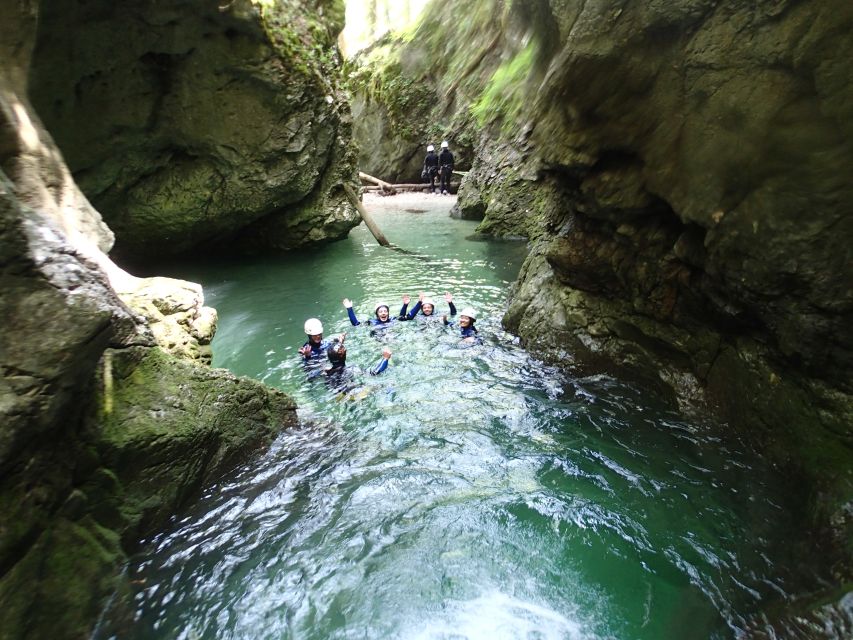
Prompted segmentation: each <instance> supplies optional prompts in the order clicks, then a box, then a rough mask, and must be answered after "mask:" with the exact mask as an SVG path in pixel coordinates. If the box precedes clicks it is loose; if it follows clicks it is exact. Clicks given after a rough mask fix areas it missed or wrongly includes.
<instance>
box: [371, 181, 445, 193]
mask: <svg viewBox="0 0 853 640" xmlns="http://www.w3.org/2000/svg"><path fill="white" fill-rule="evenodd" d="M390 186H391V188H392V189H394V190H396V191H418V190H420V189H423V190H428V189H429V184H424V183H420V184H414V183H412V184H392V185H390ZM363 188H364V190H365V191H382V190H383V189H382V187H363ZM435 188H436V189H438V185H436V187H435ZM450 188H451V189H458V188H459V183H458V182H451V183H450Z"/></svg>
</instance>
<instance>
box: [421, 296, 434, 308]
mask: <svg viewBox="0 0 853 640" xmlns="http://www.w3.org/2000/svg"><path fill="white" fill-rule="evenodd" d="M425 304H431V305H432V308H433V309H435V302H433V301H432V298H424V299H423V300H421V306H424V305H425Z"/></svg>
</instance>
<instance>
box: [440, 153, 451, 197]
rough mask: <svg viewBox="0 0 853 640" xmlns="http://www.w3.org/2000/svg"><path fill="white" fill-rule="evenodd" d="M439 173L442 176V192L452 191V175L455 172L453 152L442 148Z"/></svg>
mask: <svg viewBox="0 0 853 640" xmlns="http://www.w3.org/2000/svg"><path fill="white" fill-rule="evenodd" d="M438 167H439V170H438V175H439V176H440V177H441V192H442V193H450V176H451V175H452V174H453V154H452V153H450V149H446V148H445V149H442V150H441V153H439V154H438Z"/></svg>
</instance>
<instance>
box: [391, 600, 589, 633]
mask: <svg viewBox="0 0 853 640" xmlns="http://www.w3.org/2000/svg"><path fill="white" fill-rule="evenodd" d="M412 627H416V629H415V628H410V629H409V630H404V631H402V632H401V633H400V635H399V637H400V638H415V639H417V640H438V639H446V640H450V639H453V640H462V639H463V638H464V639H466V640H522V639H523V640H575V639H581V638H584V637H586V636H585V634H584V633H583V629H582V626H581V624H580V623H579V622H577V621H576V620H572V619H570V618H567V617H566V616H565V615H563V614H561V613H558V612H557V611H554V610H553V609H551V608H549V607H547V606H544V605H542V604H537V603H534V602H525V601H523V600H519V599H517V598H514V597H512V596H510V595H507V594H505V593H501V592H499V591H494V592H492V593H487V594H484V595H481V596H479V597H478V598H475V599H473V600H466V601H462V602H456V603H450V604H448V605H447V607H446V613H444V615H443V616H441V617H439V618H438V619H434V620H431V621H424V620H420V621H418V622H416V623H413V624H412Z"/></svg>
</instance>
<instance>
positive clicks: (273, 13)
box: [252, 0, 345, 89]
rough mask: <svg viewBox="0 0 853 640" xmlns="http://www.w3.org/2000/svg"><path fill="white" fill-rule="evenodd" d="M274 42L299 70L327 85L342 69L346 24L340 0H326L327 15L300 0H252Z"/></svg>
mask: <svg viewBox="0 0 853 640" xmlns="http://www.w3.org/2000/svg"><path fill="white" fill-rule="evenodd" d="M252 2H253V3H254V4H255V6H256V7H257V8H258V11H259V13H260V16H261V22H262V24H263V26H264V30H265V31H266V33H267V36H268V37H269V39H270V43H271V44H272V45H273V47H274V48H275V50H276V52H277V53H278V54H279V55H280V56H281V58H282V60H284V61H285V62H286V63H287V64H288V66H289V67H290V68H291V69H292V70H293V71H294V72H296V73H297V74H299V75H303V76H307V77H311V78H313V79H315V80H317V81H318V83H319V84H320V86H321V87H323V88H324V89H327V88H328V87H329V83H330V79H333V78H336V77H337V76H338V74H339V70H340V59H339V56H338V50H337V42H336V38H337V34H338V32H339V31H340V28H341V27H342V25H343V12H344V10H345V9H344V5H343V3H342V2H340V0H329V1H328V2H326V3H324V9H326V11H325V13H324V16H325V17H324V18H321V17H319V16H318V14H317V13H316V12H313V11H306V10H305V9H306V7H305V6H304V5H303V3H301V2H299V1H298V0H252Z"/></svg>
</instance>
